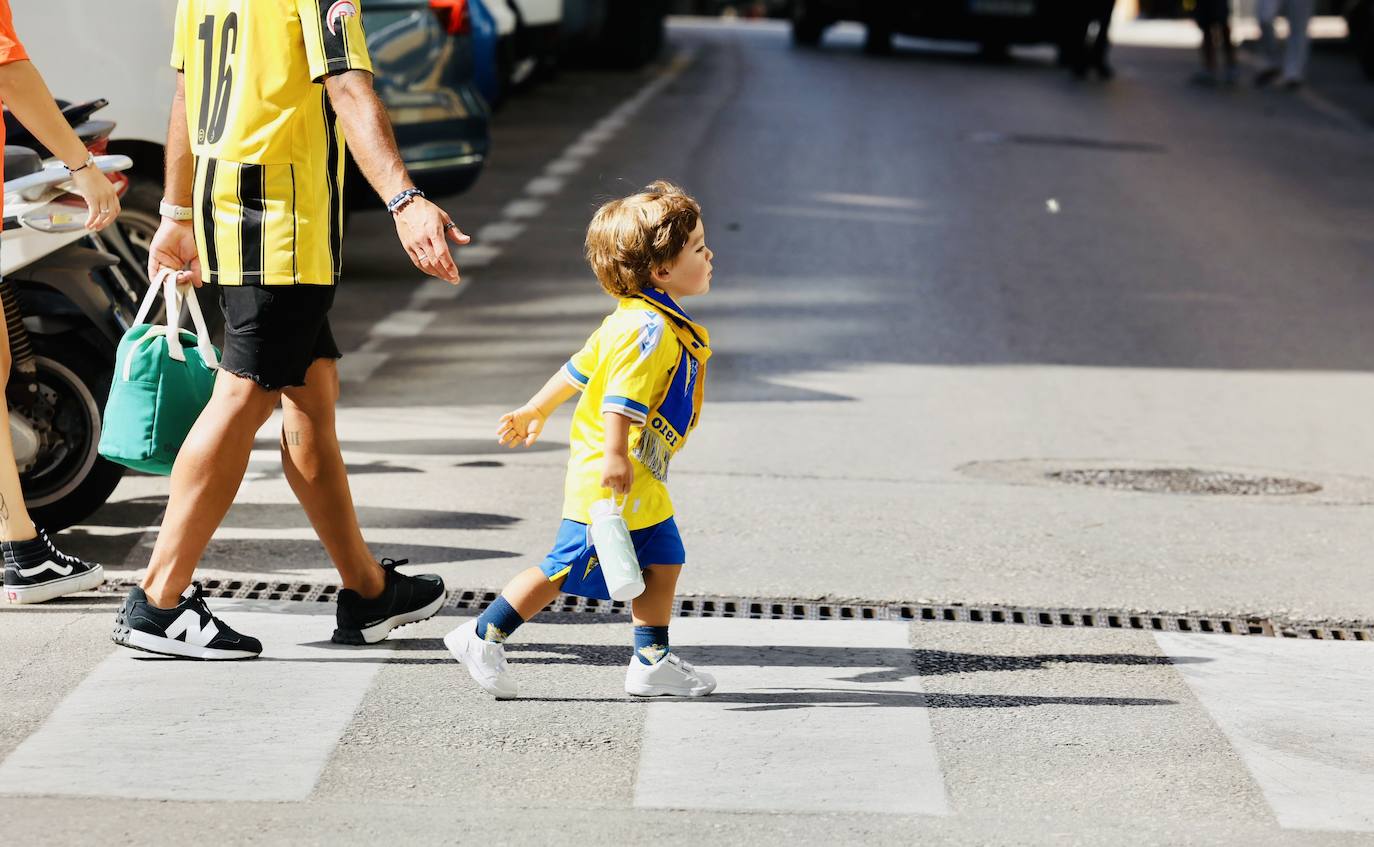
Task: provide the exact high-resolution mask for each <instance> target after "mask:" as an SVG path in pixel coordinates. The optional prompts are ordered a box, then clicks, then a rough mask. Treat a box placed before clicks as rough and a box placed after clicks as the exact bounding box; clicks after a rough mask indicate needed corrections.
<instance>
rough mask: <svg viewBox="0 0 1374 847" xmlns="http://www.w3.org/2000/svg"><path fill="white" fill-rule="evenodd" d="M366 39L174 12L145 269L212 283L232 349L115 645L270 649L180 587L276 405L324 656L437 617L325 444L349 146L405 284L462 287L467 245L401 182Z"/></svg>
mask: <svg viewBox="0 0 1374 847" xmlns="http://www.w3.org/2000/svg"><path fill="white" fill-rule="evenodd" d="M365 38H366V37H365V34H364V32H363V29H362V23H361V20H360V18H359V13H358V6H357V4H356V2H355V0H180V2H179V4H178V6H177V18H176V34H175V39H174V46H173V51H172V66H173V67H175V68H176V69H177V70H178V71H180V73H179V74H178V78H177V92H176V95H175V97H174V99H173V106H172V121H171V125H170V127H169V128H168V132H167V136H168V141H167V171H166V188H165V195H164V206H163V212H164V220H163V222H162V226H161V228H160V229H159V230H158V232H157V235H156V236H155V237H154V239H153V243H152V245H151V248H150V260H149V272H150V273H151V274H156V273H158V272H159V271H160V270H161V269H162V268H164V267H167V268H174V269H176V270H178V271H181V273H180V274H179V278H178V281H179V282H183V281H189V282H194V283H195V284H196V285H200V284H201V283H202V281H204V282H209V283H211V284H215V285H218V286H219V288H220V298H221V302H222V304H223V307H224V312H225V330H226V331H225V344H224V354H223V359H222V367H221V372H220V374H219V376H218V378H217V380H216V382H215V389H214V393H213V396H212V397H211V399H210V403H209V405H208V406H207V407H206V409H205V411H204V412H203V413H202V414H201V416H200V418H199V420H197V421H196V424H195V426H194V427H193V428H192V430H191V433H190V435H189V436H188V437H187V439H186V442H185V444H184V445H183V446H182V448H181V452H180V454H179V455H178V457H177V461H176V465H175V467H174V468H173V470H172V479H171V492H170V495H169V497H168V502H167V512H166V514H165V515H164V517H163V520H162V528H161V531H160V532H159V534H158V538H157V543H156V544H155V546H154V549H153V554H152V558H151V561H150V562H149V565H148V572H147V575H146V576H145V577H144V580H143V583H142V586H141V587H138V588H134V589H133V590H132V591H130V592H129V596H128V598H127V599H126V600H125V603H124V606H123V609H122V610H121V612H120V613H119V616H118V619H117V621H116V625H115V632H114V640H115V641H116V642H117V643H119V644H123V645H126V646H129V647H134V648H136V649H141V650H147V651H150V652H154V653H163V654H167V655H177V656H184V657H190V658H199V659H244V658H253V657H256V656H257V655H258V654H259V653H260V652H261V651H262V645H261V644H260V643H259V642H258V640H257V639H255V638H252V637H250V636H247V635H242V634H240V633H237V632H235V631H234V630H232V629H230V628H229V626H228V625H226V624H225V623H224V622H223V621H221V620H219V619H217V618H216V617H214V616H213V615H212V614H211V613H210V611H209V609H208V608H207V606H206V604H205V601H204V599H203V598H202V596H201V593H200V589H199V587H198V586H195V585H191V576H192V573H193V571H194V570H195V567H196V564H197V562H198V561H199V559H200V556H201V554H202V553H203V552H204V550H205V547H206V545H207V544H208V543H209V541H210V537H211V535H212V534H213V533H214V531H215V528H216V527H217V526H218V525H219V523H220V521H221V520H223V518H224V515H225V513H226V512H227V511H228V509H229V506H230V505H231V503H232V502H233V499H234V494H235V492H236V491H237V489H238V486H239V484H240V483H241V482H242V480H243V474H244V471H245V470H246V469H247V465H248V456H249V453H250V452H251V450H252V446H253V437H254V434H255V433H256V431H257V430H258V428H259V427H260V426H261V425H262V424H263V423H264V422H265V421H266V420H267V418H268V417H269V416H270V415H271V413H272V410H273V409H274V408H275V407H276V405H277V402H278V401H279V400H280V402H281V404H282V433H281V457H282V466H283V468H284V470H285V473H286V479H287V481H288V482H289V483H290V485H291V490H292V491H293V492H294V493H295V495H296V498H297V499H298V500H299V501H300V503H301V506H302V507H304V509H305V511H306V514H307V515H308V516H309V518H310V522H311V525H312V526H313V527H314V528H315V532H316V534H317V535H318V536H319V538H320V541H321V542H322V543H323V545H324V548H325V550H326V551H328V553H329V556H330V558H331V559H332V560H333V562H334V566H335V567H336V568H337V569H338V571H339V574H340V576H341V578H342V581H343V590H342V591H341V592H340V594H339V602H338V611H337V619H338V627H337V629H335V631H334V640H335V641H336V642H339V643H345V644H363V643H373V642H376V641H380V640H381V639H383V638H385V637H386V635H387V634H388V633H389V632H391V630H392V629H394V628H396V627H397V626H403V625H405V624H407V623H413V622H415V621H419V620H424V619H425V618H428V617H430V616H431V615H433V614H434V613H435V612H437V611H438V609H439V607H440V606H441V605H442V603H443V591H444V586H443V581H442V580H440V579H439V578H438V577H437V576H433V575H425V576H420V577H411V576H405V575H402V574H400V573H398V572H397V571H396V570H395V568H394V565H392V564H390V563H388V564H387V565H385V566H383V565H380V564H378V562H377V560H376V559H374V558H373V556H372V554H371V552H370V551H369V550H368V548H367V545H366V544H365V543H364V541H363V538H362V533H361V531H360V530H359V528H358V520H357V516H356V514H355V512H354V509H353V500H352V496H351V494H350V492H349V487H348V476H347V472H346V470H345V468H344V464H343V458H342V456H341V454H340V452H339V443H338V439H337V436H336V434H335V429H334V406H335V402H336V400H337V397H338V390H339V384H338V372H337V370H336V367H335V360H336V359H337V358H338V357H339V351H338V348H337V347H336V346H335V344H334V339H333V336H332V335H331V333H330V329H329V319H328V312H329V307H330V305H331V304H332V302H333V299H334V284H335V283H336V282H337V281H338V279H339V273H340V264H339V263H340V254H341V252H342V251H341V248H342V232H343V217H342V208H341V198H342V187H343V174H344V137H345V136H346V137H347V142H348V145H349V146H350V147H351V148H352V150H353V155H354V159H355V160H356V161H357V163H358V166H359V168H360V169H361V170H362V172H363V174H364V175H365V176H366V177H367V179H368V181H369V182H370V183H371V184H372V186H373V187H374V188H375V189H376V190H377V192H378V193H379V194H380V195H381V196H382V197H383V198H392V200H391V202H390V203H388V207H389V208H390V209H391V210H392V213H393V216H394V218H395V223H396V230H397V234H398V236H399V237H400V239H401V243H402V244H403V245H404V246H405V249H406V252H407V253H408V254H409V255H410V257H411V260H412V261H413V262H414V263H415V266H416V267H418V268H420V269H421V270H423V271H424V272H426V273H428V274H430V275H432V276H436V277H439V278H441V279H444V280H447V281H448V282H450V283H455V284H456V283H457V282H458V269H457V267H456V266H455V265H454V263H453V260H452V257H451V256H450V255H449V250H448V245H447V239H452V240H453V241H454V242H456V243H459V244H463V243H466V242H467V240H468V238H467V236H465V235H463V234H462V233H461V232H460V231H459V230H458V227H457V225H456V224H454V223H453V222H452V221H451V220H450V219H449V217H448V215H446V214H445V213H444V212H443V210H441V209H439V208H438V207H437V206H435V205H433V204H431V203H430V202H429V201H427V200H426V199H425V198H424V195H423V194H421V193H419V192H418V191H416V190H415V188H414V185H413V183H411V181H410V179H409V177H408V176H407V174H406V170H405V167H404V165H403V164H402V163H401V160H400V156H399V154H398V153H397V151H396V144H395V141H394V138H393V136H392V133H391V127H390V124H389V122H388V120H387V117H386V113H385V111H384V109H383V107H382V105H381V103H380V102H379V101H378V99H377V97H376V95H375V94H374V93H373V91H372V76H371V63H370V59H369V57H368V54H367V46H366V40H365ZM188 219H189V220H188ZM188 267H189V270H182V269H183V268H188Z"/></svg>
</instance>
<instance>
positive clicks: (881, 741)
mask: <svg viewBox="0 0 1374 847" xmlns="http://www.w3.org/2000/svg"><path fill="white" fill-rule="evenodd" d="M908 632H909V630H908V626H907V625H906V624H902V623H895V622H891V623H889V622H876V621H872V622H869V621H865V622H845V623H840V622H829V621H751V620H728V619H707V620H701V619H695V618H687V619H682V620H674V621H673V644H674V645H675V646H678V647H680V648H681V654H682V656H683V657H684V658H685V659H687V660H688V661H691V662H695V661H696V660H697V659H698V658H699V659H700V660H701V665H702V670H706V671H709V672H710V673H712V674H715V676H716V678H717V680H719V683H720V686H719V688H718V689H717V693H716V694H714V695H712V696H710V697H705V698H702V699H699V700H690V701H687V700H672V701H669V700H658V701H655V702H653V703H651V704H650V705H649V707H648V716H647V717H646V719H645V727H644V739H643V744H642V747H641V752H640V761H639V777H638V783H637V785H636V788H635V805H636V806H638V807H645V808H672V809H733V810H768V811H797V812H879V813H892V814H920V815H946V814H949V804H948V800H947V799H946V796H945V786H944V778H943V775H942V773H941V770H940V764H939V761H938V759H937V758H936V752H935V746H934V743H933V741H932V739H931V728H930V721H929V718H928V717H927V714H926V709H925V700H924V697H923V696H922V691H921V688H920V686H919V685H917V683H916V680H915V678H914V677H912V676H907V675H905V674H903V673H901V672H900V671H899V672H897V673H893V674H890V675H884V676H890V678H885V679H882V680H881V681H876V680H875V681H869V682H865V681H862V680H856V679H855V677H858V676H860V675H861V674H865V673H866V672H872V671H874V670H875V669H876V670H878V671H885V670H886V671H890V670H891V669H892V668H899V669H901V668H909V667H910V653H909V651H910V649H911V648H910V645H909V644H908V641H907V636H908ZM694 647H696V648H700V649H694ZM865 651H873V652H869V653H867V656H866V658H865V655H866V654H865ZM887 651H891V653H890V655H888V654H887ZM847 654H848V655H850V656H854V657H858V660H859V663H858V664H856V665H854V666H847V665H846V655H847ZM889 660H890V661H889ZM864 665H868V666H869V667H865V666H864ZM879 665H881V666H879Z"/></svg>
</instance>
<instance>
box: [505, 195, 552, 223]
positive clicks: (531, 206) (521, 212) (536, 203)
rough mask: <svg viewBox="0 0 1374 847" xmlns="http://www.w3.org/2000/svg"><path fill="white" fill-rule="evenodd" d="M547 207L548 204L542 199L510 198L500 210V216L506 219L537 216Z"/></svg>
mask: <svg viewBox="0 0 1374 847" xmlns="http://www.w3.org/2000/svg"><path fill="white" fill-rule="evenodd" d="M548 207H549V204H548V203H546V202H544V201H543V200H512V201H510V202H509V203H507V204H506V208H504V209H502V210H501V217H503V218H505V219H506V220H521V219H523V218H537V217H539V216H540V215H542V214H544V210H545V209H547V208H548Z"/></svg>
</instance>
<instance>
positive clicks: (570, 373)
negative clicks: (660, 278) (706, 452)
mask: <svg viewBox="0 0 1374 847" xmlns="http://www.w3.org/2000/svg"><path fill="white" fill-rule="evenodd" d="M681 360H682V344H681V343H680V342H679V341H678V339H677V337H676V336H675V335H674V334H673V332H672V331H671V330H670V329H668V328H667V327H666V318H665V317H664V315H663V313H662V312H660V311H658V310H657V309H655V308H654V307H653V306H651V305H649V304H648V303H646V302H644V301H643V300H636V299H624V300H621V301H620V306H619V308H617V309H616V310H615V311H614V312H612V313H611V314H610V315H608V316H607V317H606V319H605V320H604V321H602V323H601V326H600V327H599V328H598V329H597V330H596V332H593V333H592V335H591V337H590V338H588V339H587V343H586V344H585V345H584V346H583V347H582V349H581V350H580V351H578V352H577V353H576V354H574V355H573V357H572V358H571V359H569V360H568V363H567V364H566V365H564V366H563V376H564V378H565V379H567V381H568V382H569V383H570V384H571V385H572V386H573V387H575V388H577V389H578V390H580V391H581V392H582V397H581V398H580V399H579V400H578V402H577V409H576V411H574V412H573V423H572V433H571V435H570V436H569V439H568V441H569V449H570V452H571V455H570V456H569V457H568V477H567V481H566V483H565V484H564V489H563V517H564V518H567V519H568V520H572V521H578V522H580V523H589V522H590V521H589V518H588V512H589V510H590V509H591V505H592V503H595V502H596V501H597V500H604V499H606V498H607V497H609V496H611V495H610V490H609V489H606V488H602V487H601V472H602V470H603V468H604V460H605V452H604V451H603V449H602V446H603V444H604V443H605V433H606V426H605V421H604V418H603V417H602V416H603V415H604V414H605V413H606V412H616V413H618V414H622V415H624V416H626V417H628V418H630V420H631V421H632V422H633V423H632V425H631V427H630V445H629V446H630V463H631V464H632V465H633V467H634V473H635V478H634V485H633V486H632V487H631V488H630V494H629V497H628V498H627V499H626V501H625V511H624V517H625V523H626V524H627V525H628V526H629V528H630V529H632V530H634V529H643V528H645V527H649V526H653V525H654V524H657V523H662V522H663V521H666V520H667V519H668V518H671V517H672V516H673V501H672V499H671V498H670V497H669V496H668V486H667V485H665V484H663V483H662V482H661V481H659V480H658V479H656V478H654V475H653V474H652V473H650V472H649V469H648V468H646V467H645V466H644V465H643V463H641V462H640V461H639V459H638V458H636V457H635V455H634V452H635V445H636V443H637V442H638V440H639V439H640V438H641V437H642V435H643V430H644V423H645V421H646V418H647V416H648V414H649V411H650V410H651V409H654V408H656V407H657V406H658V405H659V403H660V402H661V401H662V400H663V398H664V395H665V394H666V393H667V391H668V387H669V385H670V384H671V383H672V380H673V375H674V373H675V371H677V370H678V367H679V363H680V362H681Z"/></svg>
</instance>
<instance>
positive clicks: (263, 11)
mask: <svg viewBox="0 0 1374 847" xmlns="http://www.w3.org/2000/svg"><path fill="white" fill-rule="evenodd" d="M360 3H361V0H180V2H178V4H177V17H176V30H175V36H174V42H173V47H172V67H174V68H176V69H177V70H180V71H182V72H183V73H184V74H185V85H186V115H185V118H186V126H187V129H188V130H189V132H190V138H191V150H192V152H193V153H194V154H195V163H196V166H195V168H196V170H195V199H194V201H193V206H194V209H195V228H196V241H197V246H198V248H199V252H200V262H201V271H202V276H203V277H204V278H205V280H206V281H207V282H211V283H218V284H220V285H294V284H302V283H303V284H311V285H332V284H333V283H334V282H336V281H337V280H338V277H339V273H340V270H341V265H340V258H341V256H340V253H341V251H342V234H343V217H342V216H343V203H342V200H343V177H344V139H343V132H342V131H341V129H340V128H339V126H338V122H337V120H336V119H335V115H334V111H333V109H332V108H331V106H330V103H329V98H328V96H327V95H326V93H325V89H324V85H323V84H322V83H323V80H324V78H325V77H326V76H328V75H329V74H331V73H338V72H340V71H345V70H355V69H356V70H364V71H368V72H371V70H372V64H371V61H370V59H369V58H368V53H367V37H366V34H365V33H364V32H363V28H362V19H361V11H360V8H359V6H360Z"/></svg>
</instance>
